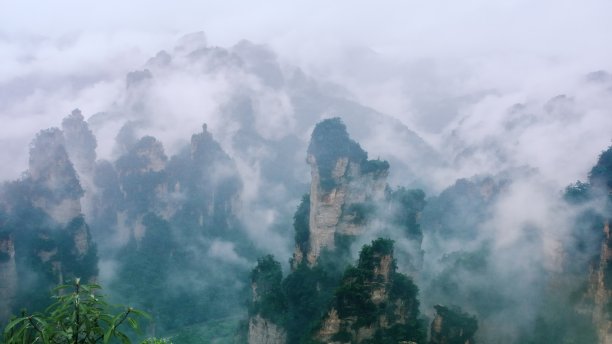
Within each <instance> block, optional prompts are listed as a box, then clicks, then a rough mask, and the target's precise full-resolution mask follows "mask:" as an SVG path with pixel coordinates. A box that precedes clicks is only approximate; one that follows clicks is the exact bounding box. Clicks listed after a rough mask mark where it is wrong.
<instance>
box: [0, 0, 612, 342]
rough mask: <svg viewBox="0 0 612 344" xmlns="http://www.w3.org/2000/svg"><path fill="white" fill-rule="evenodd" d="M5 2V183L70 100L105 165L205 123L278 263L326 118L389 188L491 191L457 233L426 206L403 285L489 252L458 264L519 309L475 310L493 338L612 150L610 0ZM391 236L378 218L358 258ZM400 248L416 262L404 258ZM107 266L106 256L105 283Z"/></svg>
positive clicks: (537, 275) (530, 297) (217, 257)
mask: <svg viewBox="0 0 612 344" xmlns="http://www.w3.org/2000/svg"><path fill="white" fill-rule="evenodd" d="M1 7H2V9H1V10H0V121H2V123H3V125H2V126H1V127H0V145H2V147H3V149H2V150H1V151H0V164H1V165H2V168H1V169H0V180H3V181H6V180H14V179H17V178H19V177H20V175H21V174H22V173H23V172H24V171H26V170H27V166H28V150H29V148H28V147H29V144H30V142H31V140H32V138H33V137H34V136H35V135H36V133H37V132H39V131H40V130H42V129H46V128H49V127H57V126H60V124H61V123H62V118H64V117H66V115H68V114H69V113H70V112H71V111H72V110H73V109H75V108H78V109H80V110H81V111H82V113H83V116H84V118H85V120H86V121H87V123H88V125H89V128H90V129H91V130H92V132H93V134H94V135H95V136H96V139H97V148H96V154H97V157H98V159H105V160H108V161H115V160H116V159H118V158H119V157H120V156H122V155H124V154H126V152H127V151H129V149H127V148H126V147H127V146H129V144H127V143H125V142H128V141H130V140H132V141H134V142H135V141H136V140H138V139H139V138H141V137H143V136H145V135H151V136H153V137H155V138H157V139H158V140H159V141H160V142H161V143H162V144H163V148H164V152H165V154H166V155H167V156H168V157H169V158H172V157H173V156H178V155H179V154H180V153H181V152H182V150H183V149H185V147H188V145H189V139H190V137H191V135H193V134H196V133H200V132H201V131H202V125H203V124H206V125H207V127H206V128H207V129H205V130H208V131H209V132H210V133H211V134H212V136H213V138H214V140H216V141H218V142H219V144H220V147H221V148H222V150H223V151H224V152H225V153H226V154H227V155H228V156H229V157H230V158H231V159H232V164H231V165H223V164H220V165H218V166H216V167H218V168H217V169H215V170H214V174H213V178H212V179H213V180H214V184H215V185H216V184H217V182H218V181H219V180H221V181H222V180H224V179H225V178H228V176H230V177H231V176H233V173H237V175H238V176H239V179H240V182H241V189H240V199H239V201H238V202H237V203H238V204H239V205H237V209H239V211H238V214H237V215H238V217H239V220H240V221H241V223H242V227H241V230H242V231H244V233H243V234H244V235H246V236H247V237H248V238H249V239H250V240H251V241H252V245H253V250H254V252H256V253H263V252H267V253H273V254H274V255H275V256H276V257H277V258H278V259H279V260H281V261H282V263H283V264H284V267H285V269H287V268H288V264H287V260H288V258H289V257H290V256H291V253H292V250H293V249H294V242H293V240H294V237H293V231H292V230H291V223H292V215H293V212H294V211H295V209H296V207H297V204H298V202H299V199H300V198H301V196H302V195H303V194H304V193H306V192H308V184H309V182H310V171H309V167H308V165H307V164H306V162H305V157H306V147H307V144H308V141H309V139H310V133H311V132H312V129H313V127H314V125H315V123H316V122H317V121H319V120H321V119H324V118H329V117H335V116H339V117H342V118H343V120H344V122H345V123H346V125H347V128H348V131H349V133H350V134H351V136H352V137H353V138H354V139H355V140H356V141H358V142H359V143H360V144H361V146H362V147H363V148H364V149H365V150H366V151H368V153H369V157H370V159H374V158H381V159H386V160H388V161H389V162H390V164H391V169H390V171H391V172H390V173H391V174H390V177H389V183H390V184H391V186H392V187H397V186H408V187H419V188H422V189H423V190H425V192H426V194H427V197H428V205H429V204H434V205H435V204H437V203H436V202H437V201H439V200H440V199H444V198H443V197H445V196H443V195H444V194H443V193H442V192H443V191H444V190H448V189H447V188H449V187H452V186H453V185H455V183H456V182H457V180H458V179H461V178H465V179H466V180H468V181H469V183H472V184H473V185H474V186H473V187H474V188H475V189H478V188H480V189H479V190H484V189H485V188H486V187H489V186H488V185H489V184H487V183H489V181H487V179H486V178H487V177H490V178H492V179H491V180H492V182H490V183H492V184H491V185H494V186H492V188H493V190H494V191H491V193H490V194H488V192H489V191H487V192H485V193H483V195H484V194H487V195H485V196H483V199H484V200H480V199H477V200H471V199H470V200H467V201H466V204H464V205H462V207H463V208H461V209H455V211H456V213H453V216H456V217H457V218H458V220H457V222H459V223H460V225H459V226H458V227H459V228H460V229H463V228H464V227H461V225H463V224H465V229H466V232H469V233H471V234H469V235H467V234H457V235H456V236H453V235H454V234H453V235H450V236H448V237H446V236H445V235H446V234H447V233H439V232H436V229H435V228H434V226H435V225H436V222H435V219H434V217H435V215H436V214H433V215H432V214H429V215H428V214H427V211H428V210H427V208H426V209H425V211H424V212H425V214H424V219H423V223H422V226H423V227H422V229H423V232H424V239H423V245H422V249H423V250H424V253H423V258H422V259H423V261H422V266H423V271H424V272H422V273H419V274H418V276H415V278H416V279H417V282H418V284H419V287H421V288H427V286H430V285H432V284H434V283H436V282H437V281H439V279H440V277H439V276H440V275H441V274H443V273H444V271H445V269H449V266H452V263H449V259H450V260H451V261H452V259H453V254H455V253H474V254H479V253H478V252H485V251H486V252H487V256H490V257H491V259H490V261H489V262H488V265H487V267H486V269H485V270H486V271H484V272H483V271H480V272H478V273H474V272H473V271H459V270H458V272H457V273H456V278H457V279H458V280H461V281H462V282H465V285H462V287H461V289H462V290H463V289H465V290H470V288H472V287H471V286H475V287H474V288H483V286H486V288H489V289H495V290H496V292H497V293H498V294H496V295H499V296H500V297H501V298H502V299H503V300H502V299H500V303H501V302H502V301H503V302H504V303H508V304H511V305H512V306H508V307H507V308H506V309H505V310H504V311H500V312H497V313H496V312H493V313H492V315H491V314H488V317H485V319H484V321H485V324H488V325H489V326H491V327H492V328H498V329H500V334H499V336H500V338H501V339H500V338H498V339H499V340H500V342H508V341H513V340H516V338H515V336H516V332H517V330H524V329H525V328H527V327H529V326H530V322H532V321H533V319H534V318H535V317H536V316H537V314H536V313H537V308H536V306H537V305H536V304H537V302H535V300H538V298H539V297H540V295H541V294H540V293H541V291H542V290H543V289H544V288H546V286H547V283H548V279H547V277H548V276H549V275H552V274H555V273H559V272H560V271H561V269H562V265H563V261H562V260H563V252H562V251H563V248H564V247H566V246H568V245H569V244H568V242H569V241H570V240H571V231H572V225H573V223H574V221H575V217H576V214H577V211H576V210H575V209H569V208H568V206H567V204H565V203H564V202H563V201H562V198H561V193H562V190H563V189H564V188H565V187H566V186H567V185H569V184H570V183H574V182H575V181H577V180H586V179H587V176H588V172H589V171H590V169H591V167H592V166H593V165H594V164H595V163H596V161H597V157H598V156H599V154H600V153H601V151H603V150H604V149H606V148H607V147H608V146H610V144H611V143H612V142H611V139H612V136H611V134H610V128H612V113H611V111H612V110H611V109H612V48H611V47H610V45H609V44H608V41H609V37H608V36H609V33H610V32H612V21H611V20H610V19H611V17H610V13H612V3H610V2H608V1H604V0H601V1H597V0H588V1H582V2H580V3H577V2H571V1H549V0H546V1H539V2H537V3H534V2H529V1H524V0H521V1H518V0H517V1H504V2H497V3H492V2H490V1H465V2H450V1H427V2H421V1H401V2H400V1H391V0H386V1H382V2H377V3H376V4H374V3H369V2H365V1H350V2H349V1H337V2H334V3H333V4H330V3H325V2H323V1H314V2H313V1H309V2H306V1H298V2H290V3H289V2H282V1H271V2H266V3H265V4H259V3H249V2H239V1H225V2H223V3H213V2H196V1H185V2H181V3H179V4H169V3H167V2H163V1H140V0H139V1H131V2H121V1H106V2H101V3H95V4H89V3H84V2H77V1H56V2H54V3H53V4H52V5H51V4H41V3H38V2H35V1H21V2H10V3H3V4H2V6H1ZM121 135H124V136H121ZM121 140H125V141H123V143H122V141H121ZM220 166H221V167H223V168H221V167H220ZM228 166H230V167H228ZM79 173H80V171H79ZM79 178H80V179H81V184H82V186H83V188H84V189H85V194H86V195H85V197H84V199H83V200H82V201H81V202H82V204H83V208H84V212H85V213H86V214H85V215H86V218H87V217H88V216H91V214H90V213H88V212H90V209H92V207H93V206H92V205H91V204H90V203H89V202H91V199H90V198H88V197H89V196H91V195H93V194H96V192H98V191H99V190H97V189H96V188H97V186H95V185H94V183H93V182H92V181H91V176H89V175H86V174H83V173H81V174H80V175H79ZM472 184H470V185H472ZM441 193H442V194H441ZM171 196H172V197H183V196H184V195H182V194H181V195H171ZM171 196H168V197H171ZM436 197H438V198H436ZM168 202H171V201H168ZM440 202H441V201H440ZM472 202H473V203H472ZM480 202H482V203H480ZM475 209H479V210H480V211H481V212H482V214H479V215H474V214H473V213H471V211H472V210H475ZM427 216H430V217H429V218H428V217H427ZM449 216H450V215H449ZM117 226H118V227H121V225H120V224H118V225H117ZM427 226H430V227H429V228H428V227H427ZM470 226H471V227H470ZM468 228H470V230H473V233H472V232H470V231H469V230H468ZM394 231H395V229H393V228H374V229H373V230H372V232H371V233H369V234H368V235H367V236H364V237H363V238H361V239H360V240H358V241H357V244H356V245H355V247H353V249H354V251H357V250H358V248H359V247H358V246H360V245H361V244H364V243H367V242H368V241H369V240H370V239H372V238H373V237H375V236H377V235H390V234H389V233H393V232H394ZM115 234H116V235H117V236H118V237H119V236H121V235H122V234H121V233H119V232H118V233H115ZM123 235H125V233H123ZM185 240H188V239H185ZM108 241H109V242H112V243H117V242H120V241H121V240H119V239H117V238H115V239H112V240H111V239H109V240H108ZM396 245H397V247H398V248H397V250H398V252H400V254H401V252H402V250H403V252H404V253H407V254H408V255H409V256H410V254H411V253H410V252H409V251H410V250H414V249H415V248H414V243H411V242H404V241H402V240H398V241H397V243H396ZM569 246H571V245H569ZM205 247H206V249H207V251H206V252H205V253H202V252H198V253H196V254H195V256H196V257H198V259H201V260H207V259H208V260H210V261H211V262H213V263H211V265H212V264H214V262H215V261H222V262H224V263H226V264H229V265H231V266H233V267H235V269H236V270H241V269H248V268H249V267H250V266H252V265H253V261H249V257H248V254H244V252H241V251H240V248H239V247H238V246H237V245H236V243H235V242H233V241H231V240H229V239H228V240H225V239H224V238H221V239H215V240H214V241H212V242H210V243H206V244H205ZM252 253H253V252H249V254H252ZM398 259H400V262H401V258H398ZM445 259H446V260H445ZM115 269H116V262H115V261H114V260H113V259H111V258H108V259H105V260H103V261H102V262H101V267H100V270H101V276H102V278H103V279H108V280H110V279H112V276H114V270H115ZM400 270H401V267H400ZM406 270H408V269H406ZM517 276H520V278H521V281H522V282H521V283H520V285H517V284H516V283H514V281H515V280H516V278H517ZM200 277H201V276H196V277H193V281H192V282H193V283H192V284H193V285H197V284H198V283H201V282H202V281H203V279H202V278H200ZM225 277H227V278H228V279H229V278H231V277H232V276H231V275H229V276H225ZM239 283H240V282H236V284H239ZM510 284H512V286H509V285H510ZM534 286H535V287H534ZM241 287H242V286H239V287H237V288H241ZM434 289H435V288H434ZM432 290H433V289H432ZM439 296H440V295H439V294H438V293H437V291H436V290H433V291H431V292H429V293H428V292H427V291H426V292H425V293H424V295H423V305H424V306H425V307H429V309H423V312H425V313H427V315H429V316H431V306H432V305H433V304H435V303H436V302H440V301H439V300H437V299H435V298H436V297H439ZM457 300H458V302H462V301H466V300H468V301H469V298H466V299H461V298H458V299H457ZM468 301H466V302H468ZM460 306H461V307H465V308H466V309H467V310H468V311H471V312H478V307H473V306H471V305H469V304H460ZM517 317H521V318H522V320H521V321H515V322H514V323H513V324H512V325H508V322H511V319H516V318H517ZM502 324H503V325H502ZM504 326H507V328H505V329H504V330H503V331H502V330H501V328H502V327H504ZM483 336H484V337H483V338H491V337H487V336H491V334H490V333H485V334H483Z"/></svg>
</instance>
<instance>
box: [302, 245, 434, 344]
mask: <svg viewBox="0 0 612 344" xmlns="http://www.w3.org/2000/svg"><path fill="white" fill-rule="evenodd" d="M417 293H418V288H417V287H416V285H414V283H413V282H412V280H411V279H410V278H408V277H406V276H405V275H403V274H400V273H397V272H396V263H395V259H394V258H393V241H391V240H388V239H378V240H375V241H373V242H372V244H371V245H366V246H364V247H363V249H362V251H361V254H360V256H359V261H358V263H357V266H356V267H349V268H348V269H347V270H346V272H345V273H344V276H343V278H342V281H341V283H340V286H339V287H338V289H337V290H336V293H335V296H334V299H333V301H332V306H331V308H330V309H329V311H328V312H327V315H326V316H325V317H324V318H323V320H322V322H321V326H320V329H319V330H318V331H317V333H316V334H315V336H314V337H315V339H316V340H317V341H319V342H322V343H372V342H374V343H383V342H384V343H388V342H389V343H391V342H392V343H399V342H417V343H423V342H424V341H425V328H424V324H423V323H422V321H421V320H420V319H419V301H418V300H417Z"/></svg>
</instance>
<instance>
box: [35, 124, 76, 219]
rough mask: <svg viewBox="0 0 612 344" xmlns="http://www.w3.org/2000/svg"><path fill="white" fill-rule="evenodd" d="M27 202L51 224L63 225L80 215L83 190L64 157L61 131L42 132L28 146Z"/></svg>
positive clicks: (68, 160)
mask: <svg viewBox="0 0 612 344" xmlns="http://www.w3.org/2000/svg"><path fill="white" fill-rule="evenodd" d="M28 175H29V180H28V181H27V182H28V183H29V184H31V186H32V193H31V201H32V203H33V205H34V206H35V207H37V208H40V209H42V210H43V211H44V212H45V213H46V214H48V215H49V216H50V217H51V218H52V219H53V220H54V221H56V222H58V223H60V224H64V225H65V224H67V223H68V222H69V221H70V220H72V219H73V218H75V217H77V216H79V214H80V213H81V202H80V199H81V197H82V196H83V188H82V187H81V184H80V183H79V178H78V176H77V173H76V171H75V169H74V167H73V165H72V162H71V161H70V159H69V157H68V153H67V152H66V148H65V144H64V136H63V133H62V131H61V130H59V129H57V128H51V129H47V130H43V131H41V132H40V133H38V135H37V136H36V138H35V139H34V141H33V142H32V145H31V146H30V159H29V169H28Z"/></svg>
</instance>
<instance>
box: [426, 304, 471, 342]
mask: <svg viewBox="0 0 612 344" xmlns="http://www.w3.org/2000/svg"><path fill="white" fill-rule="evenodd" d="M434 308H435V309H436V317H435V318H434V320H433V321H432V322H431V340H430V344H474V343H475V342H474V338H473V337H474V334H475V333H476V330H477V329H478V323H477V322H476V319H475V318H474V317H471V316H469V315H468V314H465V313H463V312H461V310H459V309H452V308H448V307H444V306H441V305H436V306H434Z"/></svg>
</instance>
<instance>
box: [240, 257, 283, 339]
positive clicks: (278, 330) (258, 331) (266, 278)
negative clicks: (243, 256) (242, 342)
mask: <svg viewBox="0 0 612 344" xmlns="http://www.w3.org/2000/svg"><path fill="white" fill-rule="evenodd" d="M282 278H283V275H282V271H281V267H280V263H278V262H277V261H275V260H274V258H273V257H272V256H270V255H268V256H265V257H263V258H260V259H259V260H258V262H257V266H256V267H255V269H253V271H252V272H251V290H252V301H251V306H250V308H249V329H248V331H249V332H248V343H249V344H284V343H286V342H287V334H286V331H285V329H284V328H283V326H282V325H283V324H282V319H283V315H284V313H285V311H286V309H285V307H286V306H285V302H284V297H283V293H282V291H281V280H282Z"/></svg>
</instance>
